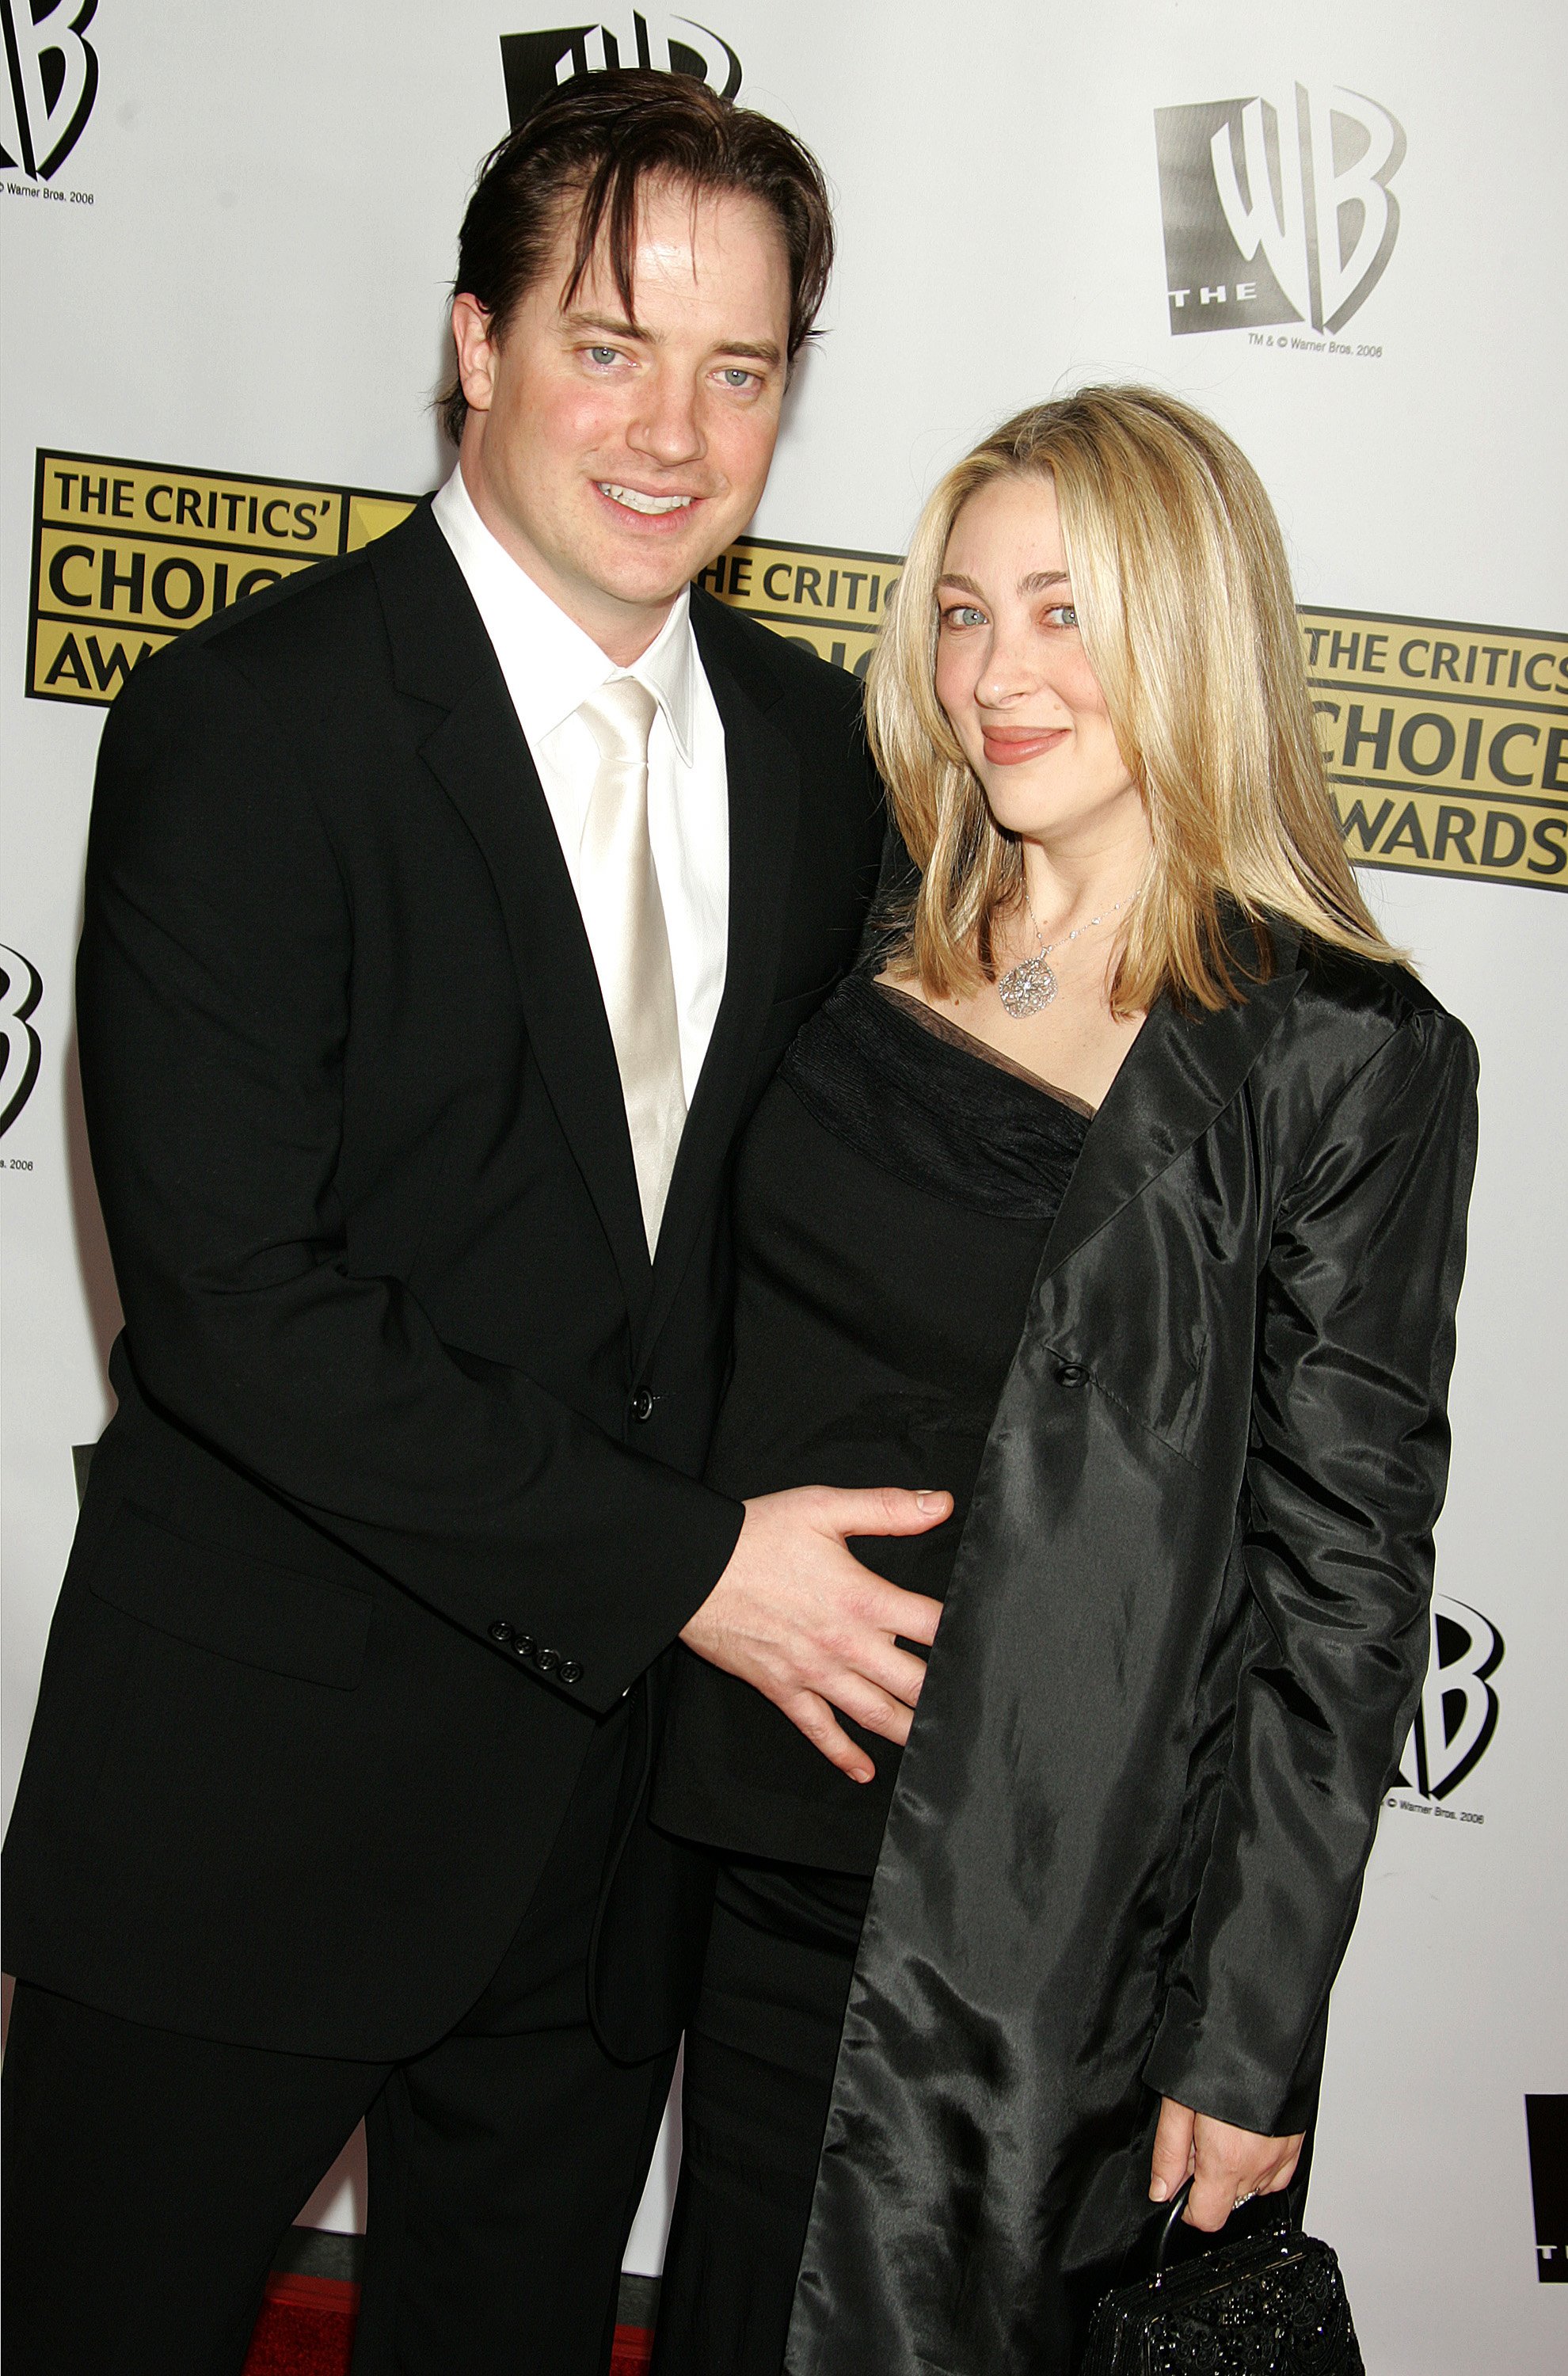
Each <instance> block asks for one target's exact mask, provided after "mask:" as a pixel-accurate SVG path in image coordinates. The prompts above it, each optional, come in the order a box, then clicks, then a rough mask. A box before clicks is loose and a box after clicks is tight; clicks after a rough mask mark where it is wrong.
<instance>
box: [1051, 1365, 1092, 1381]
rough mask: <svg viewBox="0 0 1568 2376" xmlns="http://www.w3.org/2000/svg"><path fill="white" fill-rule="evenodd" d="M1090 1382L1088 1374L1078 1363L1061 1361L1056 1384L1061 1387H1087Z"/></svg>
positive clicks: (1058, 1366)
mask: <svg viewBox="0 0 1568 2376" xmlns="http://www.w3.org/2000/svg"><path fill="white" fill-rule="evenodd" d="M1088 1382H1089V1373H1088V1372H1087V1370H1085V1369H1082V1368H1080V1367H1079V1365H1078V1363H1077V1362H1076V1361H1059V1362H1058V1363H1057V1365H1056V1383H1057V1384H1058V1385H1059V1386H1087V1384H1088Z"/></svg>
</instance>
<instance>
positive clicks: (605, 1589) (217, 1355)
mask: <svg viewBox="0 0 1568 2376" xmlns="http://www.w3.org/2000/svg"><path fill="white" fill-rule="evenodd" d="M352 957H353V927H352V912H351V890H350V884H349V882H348V881H347V880H346V878H345V875H344V873H343V872H342V870H341V869H340V867H339V862H338V858H337V855H336V853H335V850H334V848H333V846H332V843H331V841H330V838H329V837H328V835H327V830H326V828H325V826H324V824H323V821H322V818H321V816H320V815H319V814H318V812H317V810H316V808H315V804H314V802H313V801H312V800H311V798H310V794H309V790H308V787H307V786H306V784H305V783H304V782H303V780H302V778H301V775H300V771H299V769H298V766H297V765H296V763H295V760H294V757H293V754H292V753H291V748H290V743H289V738H288V736H287V735H286V733H285V732H284V731H282V729H281V725H280V722H279V721H278V720H277V719H275V717H274V716H273V714H272V712H271V710H270V708H269V707H268V706H267V704H266V703H265V702H264V701H263V700H262V699H261V698H260V696H259V695H257V694H256V692H255V690H254V688H252V687H251V686H250V684H249V683H247V682H246V680H245V679H244V676H243V675H242V674H241V673H240V672H239V671H236V670H235V669H233V668H232V666H230V665H229V664H228V663H227V661H226V660H224V659H222V658H220V657H218V656H215V655H213V654H212V653H210V652H209V651H208V650H206V649H203V648H196V649H192V650H189V651H188V652H183V653H181V654H180V655H179V657H178V662H177V666H176V668H174V669H172V670H169V669H160V668H158V667H155V668H154V669H152V670H151V671H149V672H148V682H147V683H145V684H138V683H133V685H132V686H131V687H128V688H127V690H126V692H125V694H124V695H122V697H121V701H120V703H118V704H116V706H115V708H114V710H113V712H112V713H111V716H110V720H109V723H108V726H107V729H106V731H105V734H104V739H103V744H102V749H101V757H100V765H99V774H98V784H97V790H96V794H95V799H94V807H93V819H92V827H91V833H90V838H89V856H88V873H87V894H86V908H85V917H84V928H83V939H82V945H81V953H80V958H79V962H78V968H77V1016H78V1029H79V1037H80V1049H81V1068H82V1083H83V1091H84V1102H85V1105H86V1111H87V1119H88V1125H89V1140H90V1145H91V1150H92V1158H93V1168H94V1171H95V1175H96V1178H97V1182H98V1187H99V1194H100V1197H101V1203H102V1207H103V1215H104V1221H105V1225H106V1229H107V1231H108V1236H109V1242H110V1248H111V1252H112V1253H113V1261H114V1268H115V1275H116V1278H117V1281H118V1285H119V1289H120V1296H121V1301H122V1304H123V1306H124V1310H125V1323H126V1347H127V1349H128V1353H129V1357H130V1360H131V1363H132V1367H133V1369H134V1372H135V1373H136V1376H137V1383H138V1384H139V1386H140V1388H141V1390H142V1392H143V1393H144V1394H145V1395H146V1396H148V1399H149V1400H150V1401H151V1402H152V1403H153V1404H154V1405H155V1407H157V1408H160V1410H161V1411H162V1412H163V1413H164V1414H165V1415H166V1416H167V1417H169V1418H170V1419H172V1420H173V1421H174V1422H175V1423H176V1424H177V1425H178V1426H180V1427H181V1428H183V1429H184V1431H186V1432H188V1433H189V1434H191V1435H193V1436H195V1437H196V1438H197V1439H198V1440H199V1441H201V1442H202V1443H205V1444H207V1445H208V1447H210V1448H211V1449H212V1450H214V1451H216V1452H217V1453H218V1454H219V1455H220V1456H221V1457H223V1458H224V1459H225V1460H227V1461H229V1462H231V1463H232V1464H233V1465H234V1466H235V1467H237V1468H239V1469H241V1470H242V1471H243V1472H244V1473H246V1474H248V1475H250V1476H251V1477H253V1478H254V1479H256V1480H257V1481H259V1482H260V1483H261V1484H262V1485H263V1486H265V1487H266V1488H267V1490H268V1491H271V1492H272V1493H274V1494H276V1495H278V1496H279V1497H280V1498H281V1499H282V1500H283V1501H284V1502H285V1503H289V1504H291V1505H292V1506H293V1507H295V1508H296V1509H297V1510H298V1511H300V1512H301V1513H302V1514H303V1515H304V1516H305V1517H306V1518H308V1519H309V1520H310V1521H311V1522H312V1523H313V1524H314V1525H315V1526H316V1527H320V1528H321V1529H323V1530H324V1531H325V1532H326V1533H327V1535H328V1536H330V1537H334V1538H337V1539H338V1540H339V1541H340V1542H342V1543H343V1544H345V1545H346V1546H347V1547H348V1548H349V1549H350V1550H352V1551H353V1552H355V1553H357V1554H358V1555H359V1556H361V1557H362V1558H363V1559H365V1560H368V1561H369V1562H372V1563H373V1564H374V1566H376V1567H377V1568H379V1569H380V1570H381V1571H382V1572H383V1573H384V1574H386V1575H387V1576H389V1577H390V1578H391V1579H392V1580H393V1581H394V1582H395V1583H397V1584H398V1585H400V1586H404V1587H405V1588H406V1589H407V1590H409V1591H410V1593H413V1594H414V1595H416V1596H417V1597H418V1598H420V1599H422V1600H423V1601H425V1602H427V1603H428V1604H430V1605H431V1606H432V1607H433V1608H434V1609H436V1610H439V1611H440V1612H441V1613H442V1614H443V1615H445V1616H446V1617H448V1618H450V1619H451V1620H453V1621H454V1622H456V1623H457V1624H458V1625H459V1626H461V1627H463V1628H464V1629H465V1630H467V1631H468V1632H469V1633H470V1634H475V1635H477V1636H479V1637H481V1638H483V1637H484V1636H486V1635H487V1634H488V1632H489V1628H490V1627H491V1625H492V1624H493V1622H496V1621H497V1620H498V1619H502V1618H505V1620H507V1621H508V1622H510V1623H512V1624H513V1625H514V1626H516V1627H517V1629H518V1630H519V1631H521V1632H526V1633H530V1634H533V1635H534V1636H535V1637H536V1639H537V1640H538V1641H539V1642H540V1644H541V1645H544V1644H548V1645H550V1646H551V1647H552V1648H554V1649H556V1650H557V1651H558V1653H559V1656H560V1657H561V1659H562V1660H563V1661H570V1662H571V1663H572V1664H573V1665H574V1666H575V1667H577V1668H580V1669H581V1672H580V1675H577V1676H575V1677H572V1678H569V1679H568V1680H569V1681H570V1683H571V1695H572V1696H573V1697H575V1698H577V1699H580V1700H582V1701H584V1702H585V1703H586V1704H587V1705H589V1706H591V1707H594V1708H599V1709H603V1708H607V1707H610V1706H612V1705H614V1704H615V1702H616V1700H617V1699H618V1698H619V1697H620V1696H621V1695H622V1693H624V1690H625V1688H626V1687H627V1686H628V1685H629V1684H630V1683H631V1682H632V1681H634V1680H635V1679H636V1676H637V1675H638V1674H640V1673H641V1671H642V1670H643V1669H644V1668H645V1667H647V1665H648V1664H649V1663H650V1661H651V1660H652V1659H653V1658H654V1657H656V1656H657V1655H658V1654H659V1651H660V1650H662V1649H663V1648H664V1647H665V1646H666V1645H668V1644H669V1643H670V1642H671V1640H672V1639H673V1638H674V1636H675V1635H676V1634H677V1633H678V1632H679V1630H680V1628H681V1626H682V1625H683V1624H684V1622H686V1619H687V1618H688V1617H689V1616H690V1615H691V1613H692V1612H693V1610H695V1609H696V1608H697V1607H698V1606H699V1604H700V1603H701V1602H702V1600H703V1599H704V1598H706V1597H707V1592H708V1591H709V1589H710V1588H711V1586H712V1585H713V1583H714V1582H715V1581H716V1579H717V1577H718V1576H719V1574H720V1572H721V1571H722V1569H723V1568H724V1566H725V1564H726V1562H728V1560H729V1557H730V1554H731V1550H732V1549H733V1546H734V1542H735V1539H736V1537H737V1535H738V1533H739V1529H740V1523H741V1517H742V1512H741V1510H740V1507H739V1505H738V1504H736V1503H731V1502H730V1501H728V1500H727V1499H725V1498H724V1497H722V1496H720V1495H719V1494H716V1493H713V1492H711V1491H708V1489H707V1487H705V1486H703V1485H702V1484H700V1483H698V1482H696V1481H695V1480H694V1479H690V1478H687V1477H684V1476H682V1475H680V1474H678V1473H677V1472H676V1471H674V1470H673V1469H671V1468H667V1467H662V1466H661V1465H660V1464H659V1463H658V1462H655V1461H652V1460H649V1459H647V1458H644V1457H642V1456H641V1455H637V1454H635V1453H633V1452H632V1451H630V1450H629V1449H628V1448H627V1447H626V1446H624V1445H623V1444H621V1443H617V1442H616V1441H614V1439H613V1438H612V1437H611V1436H609V1435H607V1434H605V1433H604V1432H601V1431H600V1429H599V1428H597V1427H595V1426H593V1425H592V1424H591V1423H590V1422H588V1420H585V1419H583V1418H582V1417H581V1416H580V1415H579V1414H577V1413H576V1412H574V1411H573V1410H571V1409H569V1408H567V1407H566V1406H565V1405H564V1404H563V1403H561V1402H559V1401H557V1400H555V1399H554V1398H553V1397H552V1396H550V1395H549V1394H547V1393H546V1392H544V1391H543V1390H542V1389H541V1388H540V1387H538V1386H537V1385H535V1384H533V1383H532V1382H531V1381H530V1380H529V1379H528V1378H527V1377H525V1376H524V1375H522V1374H521V1373H520V1372H513V1371H509V1370H505V1369H499V1368H498V1369H490V1370H487V1371H486V1372H485V1373H484V1374H482V1375H475V1374H472V1372H471V1371H470V1370H469V1369H468V1368H466V1367H463V1366H459V1365H458V1363H457V1361H456V1360H454V1359H453V1357H452V1356H451V1355H450V1354H449V1353H448V1351H447V1350H446V1349H445V1348H444V1346H443V1345H442V1343H441V1342H440V1340H439V1339H438V1337H436V1335H435V1332H434V1328H433V1327H432V1325H431V1324H430V1321H429V1319H428V1318H427V1316H426V1314H425V1313H423V1311H422V1309H421V1307H420V1305H419V1304H418V1302H417V1301H415V1300H414V1298H413V1297H412V1296H411V1295H410V1293H409V1291H408V1289H407V1288H406V1287H404V1286H403V1285H402V1284H401V1283H400V1282H399V1281H398V1280H397V1279H396V1278H391V1277H362V1276H357V1275H355V1274H354V1273H352V1272H351V1271H350V1266H349V1263H348V1259H347V1246H346V1237H345V1230H344V1220H343V1214H342V1211H341V1208H340V1206H339V1200H338V1195H337V1191H336V1187H335V1181H336V1175H337V1167H338V1158H339V1141H340V1135H341V1127H342V1111H343V1091H344V1069H345V1063H346V1062H347V1061H348V1055H349V1016H350V980H351V968H352ZM497 1655H499V1654H497Z"/></svg>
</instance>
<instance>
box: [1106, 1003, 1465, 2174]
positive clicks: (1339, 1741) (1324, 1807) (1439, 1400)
mask: <svg viewBox="0 0 1568 2376" xmlns="http://www.w3.org/2000/svg"><path fill="white" fill-rule="evenodd" d="M1477 1069H1478V1068H1477V1061H1476V1053H1475V1049H1474V1046H1473V1043H1472V1042H1471V1040H1470V1039H1469V1036H1468V1034H1467V1032H1466V1031H1465V1030H1464V1029H1463V1028H1462V1027H1461V1026H1460V1025H1458V1024H1457V1023H1455V1021H1454V1020H1453V1019H1452V1018H1451V1017H1450V1016H1446V1015H1444V1014H1443V1013H1442V1012H1440V1011H1420V1012H1415V1013H1411V1014H1409V1015H1408V1016H1407V1017H1406V1018H1405V1020H1404V1022H1403V1023H1402V1024H1401V1025H1400V1026H1399V1028H1396V1030H1395V1031H1394V1032H1393V1033H1392V1034H1391V1035H1390V1037H1389V1038H1388V1040H1385V1041H1384V1044H1383V1045H1382V1047H1381V1048H1380V1049H1379V1050H1378V1051H1377V1052H1376V1054H1375V1055H1373V1056H1372V1058H1371V1059H1370V1061H1369V1062H1368V1063H1366V1064H1365V1065H1364V1066H1363V1068H1362V1069H1361V1070H1360V1073H1358V1074H1357V1075H1355V1076H1354V1077H1353V1078H1352V1080H1351V1081H1350V1083H1349V1085H1348V1087H1347V1088H1346V1089H1345V1090H1344V1091H1343V1092H1342V1093H1341V1095H1340V1097H1339V1098H1338V1099H1337V1101H1336V1104H1335V1106H1334V1107H1333V1109H1332V1111H1330V1113H1329V1115H1328V1116H1327V1118H1326V1120H1325V1121H1324V1123H1323V1124H1322V1125H1321V1127H1320V1128H1319V1130H1318V1132H1317V1135H1316V1136H1315V1138H1314V1140H1313V1143H1312V1145H1311V1146H1310V1147H1309V1149H1308V1152H1307V1154H1306V1157H1305V1158H1304V1160H1303V1162H1302V1163H1301V1167H1300V1169H1299V1170H1298V1172H1297V1174H1296V1176H1295V1178H1294V1179H1293V1181H1292V1182H1291V1184H1290V1187H1289V1191H1288V1193H1287V1194H1286V1196H1285V1197H1284V1199H1283V1201H1282V1203H1281V1206H1280V1207H1279V1210H1278V1213H1277V1220H1276V1225H1275V1230H1274V1233H1273V1241H1272V1244H1271V1247H1270V1252H1269V1258H1268V1263H1267V1266H1266V1270H1265V1275H1264V1277H1263V1280H1262V1283H1261V1303H1260V1311H1259V1324H1258V1337H1257V1359H1256V1372H1255V1378H1254V1384H1253V1408H1252V1427H1251V1443H1250V1451H1249V1457H1248V1464H1247V1477H1246V1491H1245V1494H1244V1497H1243V1503H1242V1524H1243V1543H1242V1549H1243V1556H1244V1561H1245V1574H1246V1580H1247V1585H1248V1587H1249V1591H1250V1601H1251V1605H1250V1609H1249V1611H1248V1615H1247V1621H1246V1622H1247V1635H1246V1648H1245V1653H1244V1657H1243V1663H1242V1669H1241V1682H1240V1691H1239V1697H1238V1703H1237V1708H1236V1728H1235V1737H1234V1747H1233V1752H1232V1756H1231V1760H1230V1764H1229V1773H1228V1775H1227V1777H1226V1781H1225V1785H1224V1789H1223V1794H1222V1798H1221V1801H1220V1805H1219V1810H1218V1818H1217V1823H1216V1829H1215V1834H1214V1838H1213V1843H1212V1847H1211V1849H1210V1852H1209V1856H1208V1859H1207V1862H1206V1867H1205V1871H1204V1875H1203V1879H1202V1882H1201V1884H1200V1886H1199V1891H1198V1895H1197V1901H1196V1905H1195V1908H1194V1920H1193V1927H1192V1932H1191V1937H1190V1941H1189V1943H1188V1947H1187V1951H1186V1954H1185V1955H1184V1957H1183V1959H1182V1965H1181V1966H1180V1968H1179V1970H1178V1971H1177V1973H1176V1975H1175V1977H1174V1979H1173V1981H1172V1985H1171V1987H1170V1993H1169V1996H1168V1998H1167V2002H1166V2007H1165V2012H1164V2016H1163V2020H1162V2023H1161V2026H1160V2028H1159V2031H1158V2037H1157V2039H1156V2043H1155V2046H1154V2049H1153V2052H1152V2053H1151V2055H1150V2057H1149V2059H1148V2061H1147V2062H1146V2065H1145V2076H1146V2078H1147V2080H1148V2081H1149V2084H1150V2085H1152V2086H1154V2087H1155V2088H1157V2089H1158V2091H1159V2092H1160V2093H1161V2094H1162V2095H1166V2096H1170V2097H1174V2098H1175V2099H1176V2100H1177V2101H1178V2102H1180V2103H1182V2104H1186V2105H1189V2106H1191V2107H1192V2108H1194V2109H1196V2110H1198V2111H1202V2112H1206V2113H1208V2114H1209V2115H1211V2116H1212V2117H1214V2118H1217V2119H1220V2120H1226V2121H1234V2122H1235V2123H1236V2124H1237V2125H1239V2126H1241V2127H1243V2128H1247V2129H1252V2130H1255V2131H1257V2132H1261V2133H1263V2134H1265V2135H1287V2134H1290V2133H1293V2132H1295V2131H1296V2130H1297V2129H1299V2128H1301V2127H1303V2126H1304V2125H1306V2123H1307V2121H1309V2120H1310V2118H1311V2116H1312V2109H1313V2102H1314V2100H1315V2089H1316V2077H1317V2066H1318V2061H1319V2057H1320V2054H1321V2046H1322V2035H1323V2024H1324V2017H1325V2014H1326V2008H1327V1999H1328V1991H1329V1989H1330V1986H1331V1985H1332V1983H1333V1980H1334V1978H1335V1975H1336V1972H1337V1970H1338V1968H1339V1964H1340V1960H1341V1958H1342V1957H1343V1955H1344V1953H1345V1948H1346V1945H1347V1942H1348V1939H1349V1934H1350V1929H1351V1926H1352V1924H1353V1922H1354V1920H1355V1917H1356V1909H1357V1906H1358V1904H1359V1901H1360V1889H1361V1879H1362V1874H1363V1872H1364V1870H1365V1867H1366V1861H1367V1858H1368V1856H1369V1855H1370V1853H1371V1849H1372V1837H1373V1834H1374V1832H1375V1830H1376V1825H1377V1818H1378V1810H1379V1807H1380V1804H1381V1802H1382V1800H1383V1798H1384V1793H1385V1791H1386V1790H1387V1788H1388V1786H1389V1783H1390V1781H1391V1780H1392V1778H1393V1776H1394V1774H1395V1772H1396V1766H1397V1762H1398V1758H1399V1755H1400V1752H1402V1750H1403V1748H1404V1745H1405V1740H1406V1736H1407V1733H1408V1727H1409V1724H1410V1720H1411V1717H1412V1716H1413V1715H1414V1712H1415V1705H1416V1701H1417V1698H1418V1695H1419V1693H1420V1687H1421V1681H1422V1677H1423V1675H1424V1673H1425V1670H1426V1663H1427V1656H1428V1644H1429V1630H1430V1629H1429V1621H1428V1611H1429V1608H1430V1603H1431V1578H1432V1528H1433V1527H1434V1525H1435V1523H1436V1519H1437V1516H1438V1513H1439V1511H1440V1510H1441V1508H1442V1506H1443V1490H1444V1486H1445V1483H1446V1479H1447V1468H1448V1445H1449V1436H1448V1426H1447V1419H1446V1397H1447V1389H1448V1378H1449V1372H1450V1370H1451V1368H1452V1366H1453V1358H1454V1314H1455V1304H1456V1302H1457V1301H1458V1295H1459V1284H1460V1279H1461V1277H1462V1275H1463V1269H1464V1257H1465V1218H1466V1210H1467V1204H1468V1199H1469V1191H1470V1181H1471V1176H1472V1173H1473V1171H1474V1168H1475V1149H1476V1079H1477Z"/></svg>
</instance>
